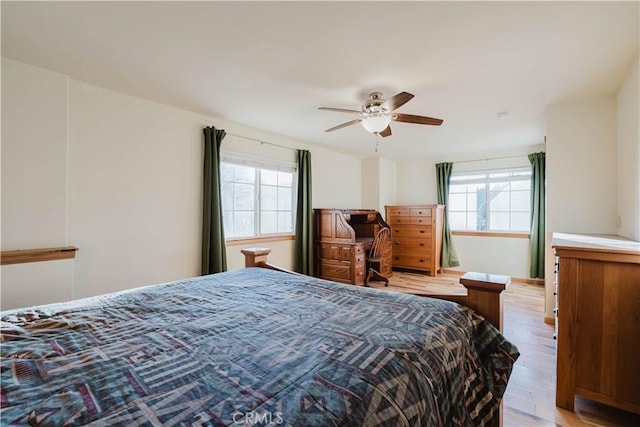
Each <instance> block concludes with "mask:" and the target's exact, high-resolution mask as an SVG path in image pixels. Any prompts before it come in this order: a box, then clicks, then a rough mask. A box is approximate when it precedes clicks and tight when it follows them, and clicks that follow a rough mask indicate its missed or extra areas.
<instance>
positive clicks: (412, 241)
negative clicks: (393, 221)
mask: <svg viewBox="0 0 640 427" xmlns="http://www.w3.org/2000/svg"><path fill="white" fill-rule="evenodd" d="M391 244H392V245H393V251H394V252H396V251H427V252H430V251H431V245H432V244H433V241H432V240H431V239H430V238H426V237H424V238H423V237H398V238H396V237H394V238H392V239H391Z"/></svg>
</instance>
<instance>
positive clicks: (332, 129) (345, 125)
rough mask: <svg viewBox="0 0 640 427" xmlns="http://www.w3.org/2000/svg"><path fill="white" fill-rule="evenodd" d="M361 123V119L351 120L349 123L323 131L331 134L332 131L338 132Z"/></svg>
mask: <svg viewBox="0 0 640 427" xmlns="http://www.w3.org/2000/svg"><path fill="white" fill-rule="evenodd" d="M361 121H362V120H361V119H355V120H351V121H350V122H346V123H343V124H341V125H338V126H334V127H332V128H329V129H327V130H325V132H333V131H334V130H338V129H342V128H346V127H347V126H351V125H355V124H356V123H360V122H361Z"/></svg>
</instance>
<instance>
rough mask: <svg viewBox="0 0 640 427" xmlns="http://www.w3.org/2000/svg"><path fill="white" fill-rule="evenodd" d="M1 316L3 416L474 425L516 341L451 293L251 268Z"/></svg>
mask: <svg viewBox="0 0 640 427" xmlns="http://www.w3.org/2000/svg"><path fill="white" fill-rule="evenodd" d="M1 320H2V331H1V332H2V335H1V338H2V343H1V354H2V366H1V371H0V374H1V381H2V383H1V384H2V392H1V411H0V417H1V423H2V424H3V425H53V426H61V425H85V424H90V425H109V426H136V425H145V426H156V425H169V426H172V425H179V426H205V425H212V426H213V425H215V426H217V425H226V426H241V425H246V426H252V425H272V426H277V425H282V426H325V425H329V426H333V425H335V426H357V425H365V426H378V425H381V426H411V427H414V426H442V425H446V426H451V425H460V426H469V425H483V424H484V423H485V422H487V421H488V420H489V419H490V417H491V416H492V414H493V413H494V411H496V410H497V409H498V405H499V403H500V400H501V397H502V395H503V393H504V390H505V387H506V384H507V380H508V378H509V375H510V373H511V368H512V365H513V363H514V361H515V359H516V358H517V357H518V352H517V349H516V348H515V347H514V346H513V345H512V344H510V343H509V342H508V341H506V340H505V339H504V338H503V336H502V335H500V333H499V332H498V331H497V330H496V329H495V328H494V327H493V326H492V325H490V324H489V323H488V322H487V321H485V320H484V319H482V318H481V317H479V316H477V315H476V314H474V313H473V312H472V311H471V310H469V309H467V308H464V307H462V306H460V305H458V304H454V303H451V302H446V301H440V300H435V299H430V298H424V297H418V296H414V295H408V294H401V293H395V292H390V291H385V290H376V289H369V288H361V287H354V286H349V285H342V284H336V283H333V282H328V281H325V280H320V279H314V278H310V277H305V276H296V275H291V274H285V273H280V272H276V271H270V270H265V269H259V268H248V269H243V270H238V271H233V272H227V273H221V274H215V275H210V276H204V277H198V278H193V279H188V280H181V281H177V282H173V283H167V284H161V285H154V286H149V287H144V288H139V289H135V290H132V291H126V292H120V293H116V294H109V295H105V296H100V297H94V298H87V299H83V300H78V301H75V302H70V303H65V304H58V305H48V306H41V307H35V308H30V309H22V310H12V311H7V312H3V313H2V314H1Z"/></svg>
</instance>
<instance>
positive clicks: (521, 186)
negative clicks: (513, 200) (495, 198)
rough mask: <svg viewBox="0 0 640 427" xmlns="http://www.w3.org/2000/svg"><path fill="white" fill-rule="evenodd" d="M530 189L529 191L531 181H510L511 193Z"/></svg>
mask: <svg viewBox="0 0 640 427" xmlns="http://www.w3.org/2000/svg"><path fill="white" fill-rule="evenodd" d="M530 189H531V180H526V181H512V182H511V191H513V190H530Z"/></svg>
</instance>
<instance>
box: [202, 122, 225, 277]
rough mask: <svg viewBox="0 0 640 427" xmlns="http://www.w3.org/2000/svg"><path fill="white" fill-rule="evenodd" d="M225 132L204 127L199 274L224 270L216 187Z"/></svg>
mask: <svg viewBox="0 0 640 427" xmlns="http://www.w3.org/2000/svg"><path fill="white" fill-rule="evenodd" d="M226 134H227V133H226V132H225V131H224V130H220V129H216V128H215V127H213V126H211V127H206V128H204V186H203V187H204V198H203V202H204V203H203V211H202V275H205V274H213V273H219V272H221V271H227V250H226V247H225V240H224V224H223V222H222V195H221V189H220V146H221V145H222V140H223V139H224V137H225V135H226Z"/></svg>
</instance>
